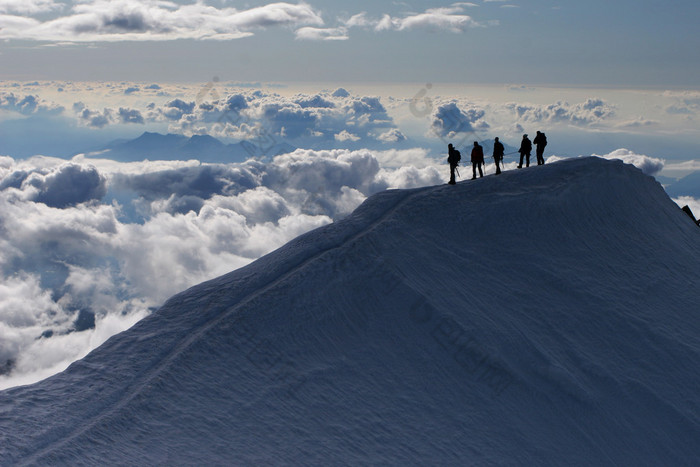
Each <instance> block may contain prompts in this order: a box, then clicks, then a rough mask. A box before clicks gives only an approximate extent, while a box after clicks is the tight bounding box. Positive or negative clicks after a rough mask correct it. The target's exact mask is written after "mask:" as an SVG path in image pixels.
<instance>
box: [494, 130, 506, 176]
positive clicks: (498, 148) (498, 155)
mask: <svg viewBox="0 0 700 467" xmlns="http://www.w3.org/2000/svg"><path fill="white" fill-rule="evenodd" d="M504 152H505V148H504V147H503V143H501V142H500V141H498V136H496V140H495V141H494V142H493V161H494V162H495V163H496V175H498V174H500V173H501V166H500V164H501V162H503V153H504Z"/></svg>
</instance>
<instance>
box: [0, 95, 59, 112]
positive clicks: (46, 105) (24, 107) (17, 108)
mask: <svg viewBox="0 0 700 467" xmlns="http://www.w3.org/2000/svg"><path fill="white" fill-rule="evenodd" d="M0 109H2V110H8V111H11V112H18V113H21V114H22V115H34V114H40V115H47V116H51V115H60V114H61V113H63V111H64V110H65V108H64V107H63V106H60V105H57V104H55V103H52V102H49V101H47V100H45V99H42V98H40V97H39V96H36V95H26V96H18V95H15V94H14V93H12V92H2V93H0Z"/></svg>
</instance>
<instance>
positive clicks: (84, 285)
mask: <svg viewBox="0 0 700 467" xmlns="http://www.w3.org/2000/svg"><path fill="white" fill-rule="evenodd" d="M443 172H444V168H443ZM444 176H445V174H444V173H440V171H439V170H438V169H437V168H436V167H435V166H434V165H433V164H431V159H430V157H429V155H428V153H427V151H425V150H412V151H404V152H402V151H396V150H392V151H385V152H381V153H377V154H376V155H375V154H374V153H372V152H371V151H368V150H358V151H350V150H339V149H336V150H329V151H313V150H297V151H295V152H293V153H289V154H285V155H282V156H277V157H275V158H273V159H272V160H269V161H267V162H263V161H260V160H252V159H251V160H249V161H247V162H245V163H239V164H201V163H199V162H197V161H187V162H185V161H169V162H164V161H153V162H149V161H142V162H137V163H119V162H115V161H110V160H101V159H87V158H86V157H85V156H77V157H75V158H74V159H73V160H72V161H69V162H67V161H64V160H59V159H52V158H46V157H35V158H31V159H28V160H14V159H12V158H9V157H0V213H1V215H0V233H1V235H0V276H1V278H0V332H2V335H3V340H2V342H0V387H7V386H11V385H13V384H24V383H29V382H32V381H36V380H37V379H39V378H42V377H45V376H48V375H50V374H51V373H55V372H56V371H60V370H62V369H64V368H65V366H66V365H67V364H68V363H69V362H71V361H73V360H75V359H77V358H81V357H82V356H83V355H85V354H86V353H87V352H88V351H89V350H91V349H92V348H94V347H95V346H97V345H99V344H100V343H101V342H103V341H104V340H105V339H107V338H108V337H109V336H110V335H112V334H114V333H116V332H119V331H121V330H124V329H126V328H127V327H129V326H130V325H132V324H133V323H134V322H136V321H137V320H138V319H141V318H142V317H143V316H146V315H147V314H148V313H149V312H150V311H151V310H152V309H153V308H154V307H157V306H158V305H160V304H161V303H162V302H163V301H164V300H165V299H166V298H168V297H170V296H171V295H173V294H174V293H177V292H179V291H181V290H184V289H185V288H187V287H190V286H192V285H194V284H196V283H199V282H202V281H204V280H206V279H210V278H212V277H216V276H218V275H221V274H223V273H226V272H228V271H231V270H233V269H236V268H238V267H241V266H243V265H245V264H247V263H249V262H250V261H252V260H254V259H256V258H258V257H260V256H261V255H263V254H265V253H267V252H269V251H271V250H272V249H274V248H276V247H279V246H281V245H283V244H284V243H286V242H288V241H289V240H291V239H292V238H294V237H296V236H298V235H300V234H302V233H304V232H306V231H308V230H310V229H313V228H316V227H319V226H321V225H324V224H327V223H329V222H331V221H332V220H333V219H338V218H340V217H342V216H345V215H347V214H348V213H350V212H351V211H352V210H353V209H354V208H355V207H357V206H358V205H359V204H360V203H361V202H362V201H364V199H366V197H367V196H369V195H371V194H373V193H376V192H378V191H380V190H384V189H387V188H403V187H416V186H425V185H431V184H436V183H441V182H442V181H443V178H444ZM2 373H6V374H5V375H2ZM7 373H9V374H7Z"/></svg>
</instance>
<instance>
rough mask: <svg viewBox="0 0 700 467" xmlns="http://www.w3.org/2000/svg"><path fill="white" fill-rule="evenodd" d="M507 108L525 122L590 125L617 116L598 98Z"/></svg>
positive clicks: (512, 105)
mask: <svg viewBox="0 0 700 467" xmlns="http://www.w3.org/2000/svg"><path fill="white" fill-rule="evenodd" d="M506 108H508V109H510V110H511V111H512V112H514V113H515V114H516V116H517V118H518V119H519V120H521V121H523V122H537V123H568V124H572V125H590V124H595V123H602V122H603V121H605V120H608V119H610V118H612V117H614V116H615V107H614V106H612V105H610V104H608V103H607V102H606V101H604V100H603V99H598V98H589V99H586V101H584V102H581V103H578V104H573V105H572V104H569V103H568V102H561V101H560V102H557V103H555V104H549V105H529V104H508V105H506Z"/></svg>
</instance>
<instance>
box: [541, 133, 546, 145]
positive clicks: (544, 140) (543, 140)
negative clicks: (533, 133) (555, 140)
mask: <svg viewBox="0 0 700 467" xmlns="http://www.w3.org/2000/svg"><path fill="white" fill-rule="evenodd" d="M540 134H541V135H542V147H545V146H547V137H546V136H545V135H544V133H540Z"/></svg>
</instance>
